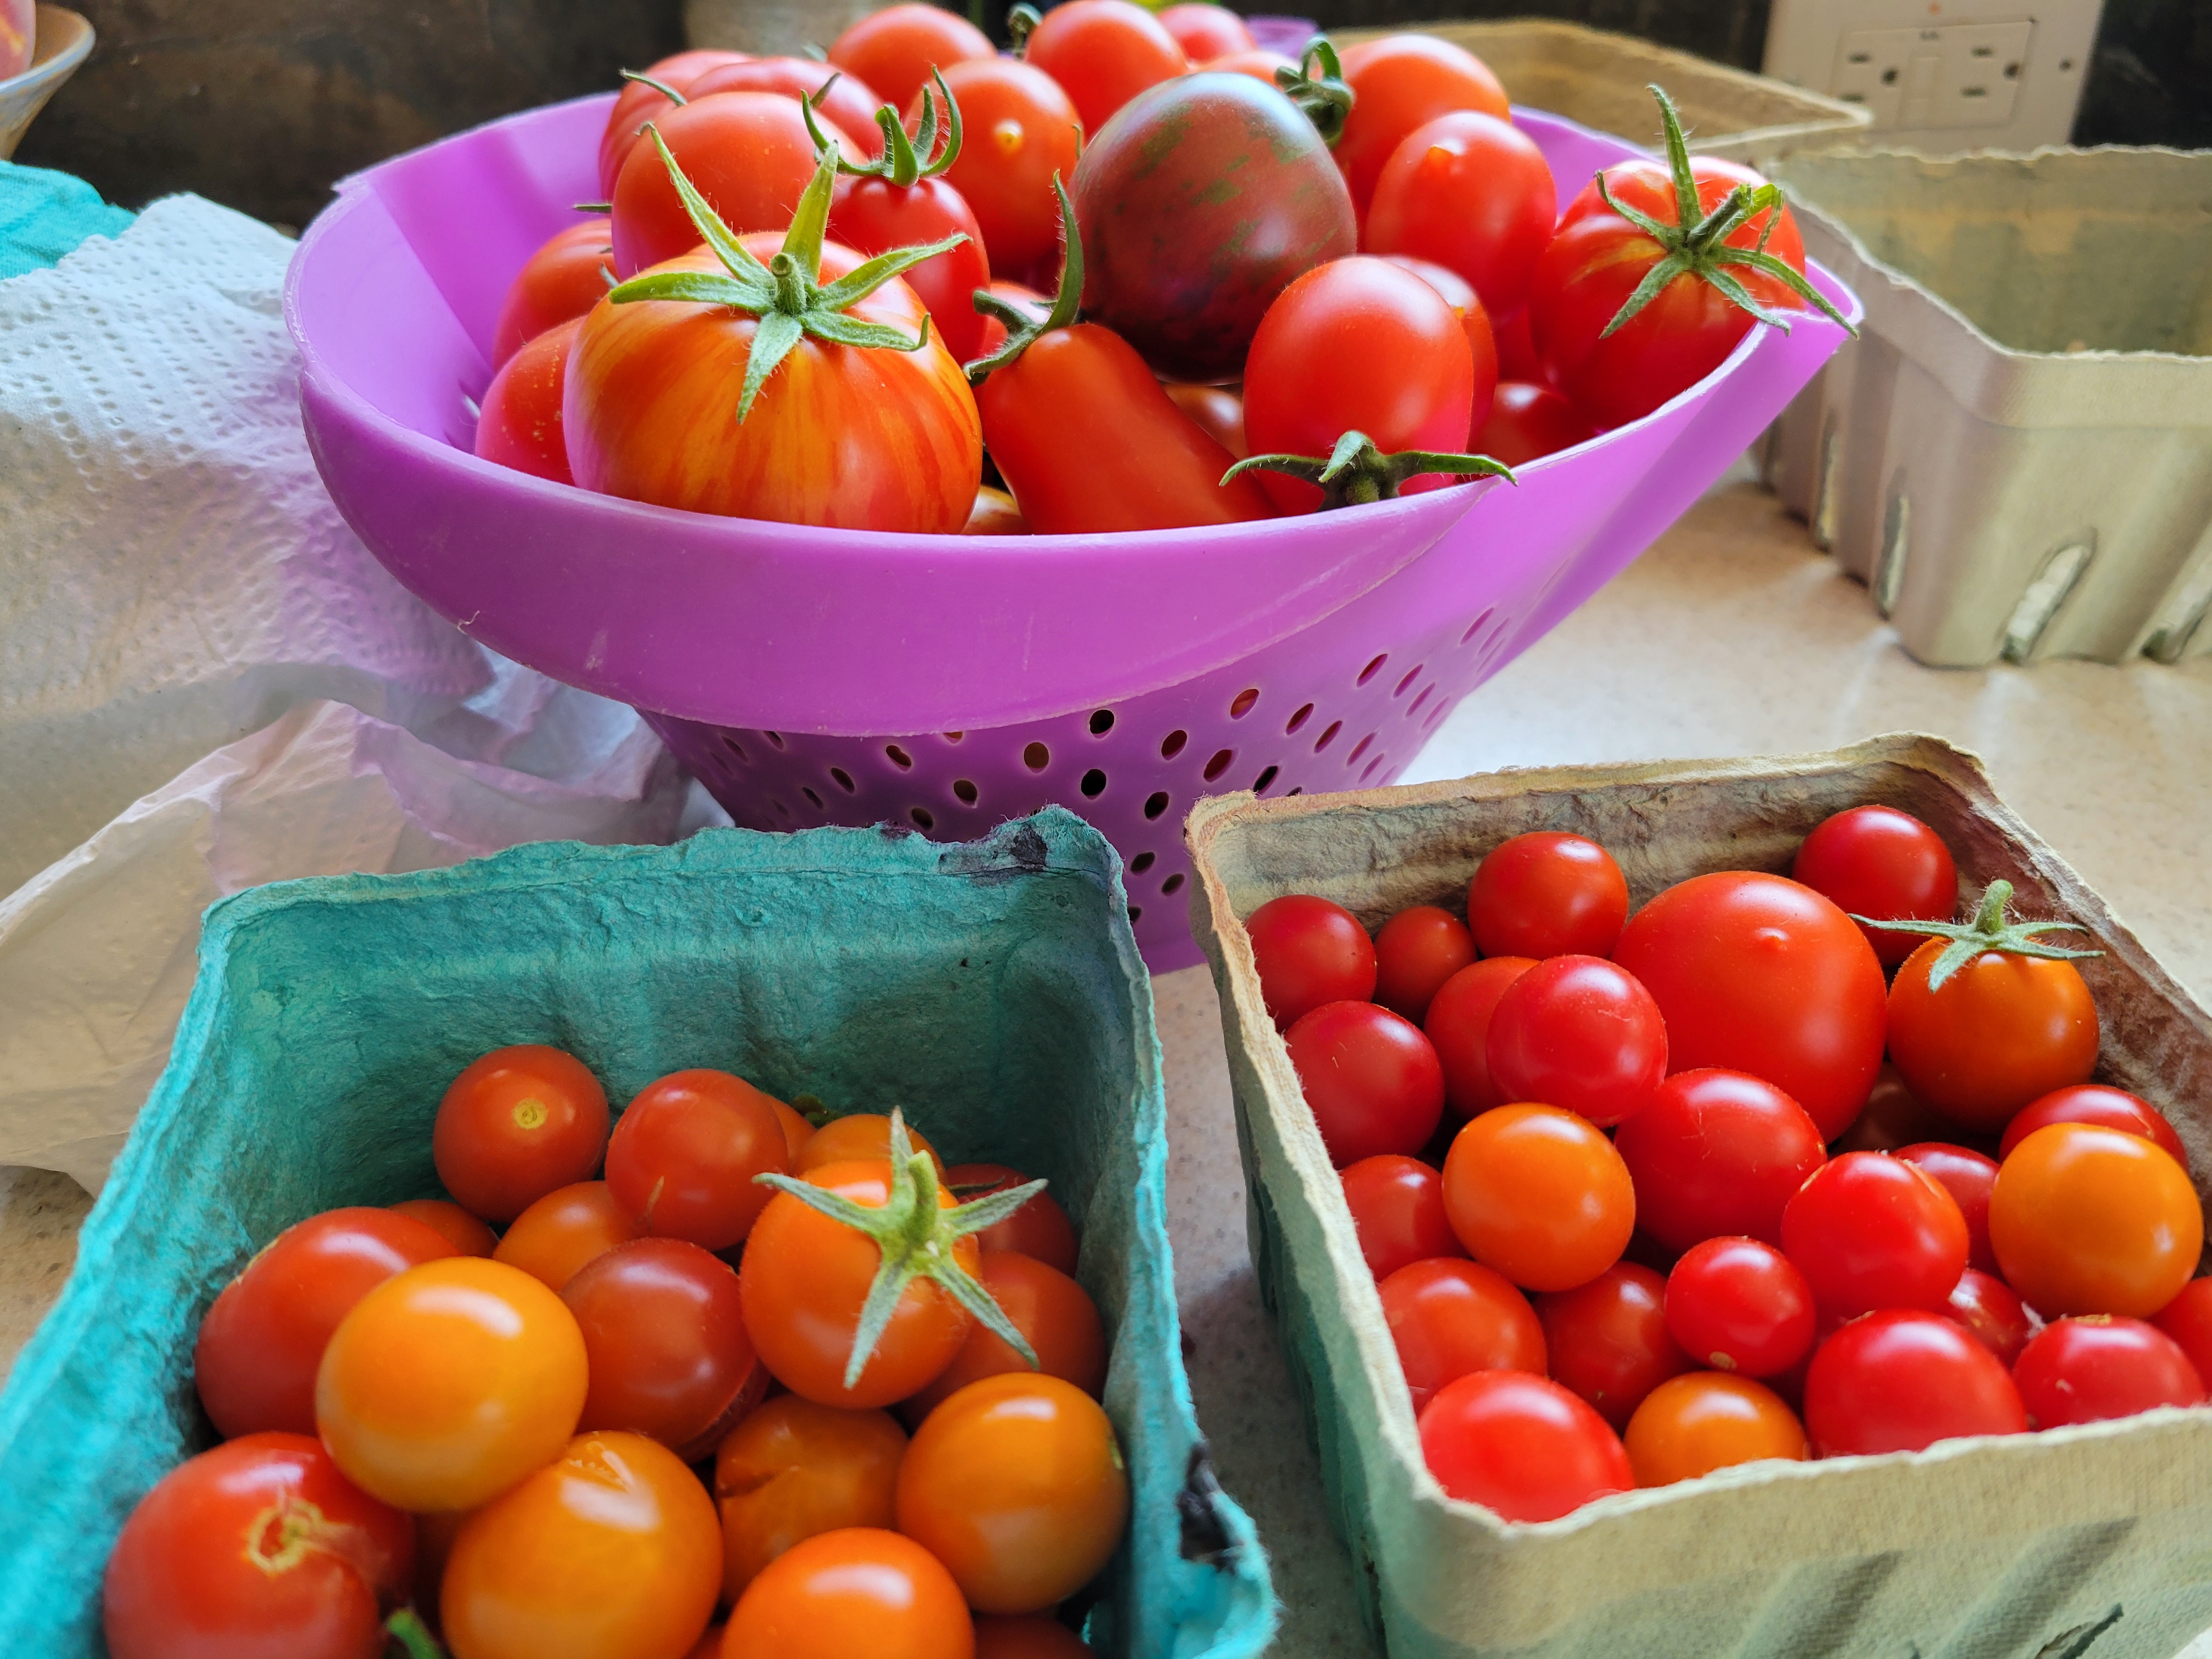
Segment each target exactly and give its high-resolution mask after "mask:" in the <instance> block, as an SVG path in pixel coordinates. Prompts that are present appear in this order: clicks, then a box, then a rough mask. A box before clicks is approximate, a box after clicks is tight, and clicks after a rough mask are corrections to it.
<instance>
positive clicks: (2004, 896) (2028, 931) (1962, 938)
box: [1851, 878, 2105, 991]
mask: <svg viewBox="0 0 2212 1659" xmlns="http://www.w3.org/2000/svg"><path fill="white" fill-rule="evenodd" d="M2011 902H2012V884H2011V883H2010V882H2008V881H2006V880H2004V879H2002V878H1999V879H1997V880H1996V881H1993V882H1991V883H1990V884H1989V886H1988V887H1987V888H1985V889H1984V890H1983V893H1982V898H1981V902H1980V903H1979V904H1978V905H1977V906H1975V908H1974V919H1973V920H1972V921H1912V920H1911V919H1909V918H1908V919H1907V920H1905V921H1883V920H1881V919H1879V918H1877V917H1874V916H1861V915H1853V916H1852V917H1851V920H1852V921H1856V922H1857V923H1858V924H1859V925H1860V926H1861V927H1883V928H1887V929H1888V930H1889V931H1890V932H1891V933H1925V934H1926V935H1927V936H1928V937H1929V938H1930V939H1949V940H1950V941H1951V943H1950V944H1949V945H1946V946H1945V947H1944V949H1943V952H1942V955H1941V956H1938V957H1936V960H1935V962H1934V963H1932V964H1930V966H1929V969H1928V988H1929V990H1931V991H1940V990H1942V988H1943V983H1944V981H1946V980H1948V979H1949V978H1950V977H1951V975H1954V974H1955V973H1957V972H1958V971H1959V969H1961V968H1963V967H1965V966H1966V963H1969V962H1971V961H1972V960H1973V959H1974V958H1975V957H1978V956H1980V955H1982V954H1983V953H1984V951H1996V952H1998V953H1999V954H2001V955H2003V956H2008V957H2040V958H2042V959H2043V960H2045V961H2047V962H2075V961H2079V960H2081V958H2083V957H2101V956H2102V955H2104V954H2105V953H2104V952H2103V951H2069V950H2068V949H2067V948H2066V947H2065V946H2063V945H2045V944H2044V943H2043V942H2042V941H2041V940H2040V939H2037V938H2036V935H2037V934H2038V933H2051V932H2053V931H2059V930H2069V929H2070V930H2071V931H2073V932H2075V933H2087V931H2088V930H2087V928H2086V927H2082V925H2081V923H2080V922H2078V921H2007V920H2006V918H2005V907H2006V906H2007V905H2008V904H2010V903H2011Z"/></svg>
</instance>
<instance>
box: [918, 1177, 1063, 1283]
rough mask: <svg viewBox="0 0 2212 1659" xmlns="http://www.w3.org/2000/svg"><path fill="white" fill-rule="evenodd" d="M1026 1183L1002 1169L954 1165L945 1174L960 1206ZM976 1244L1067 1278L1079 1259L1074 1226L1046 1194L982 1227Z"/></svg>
mask: <svg viewBox="0 0 2212 1659" xmlns="http://www.w3.org/2000/svg"><path fill="white" fill-rule="evenodd" d="M1029 1179H1030V1178H1029V1177H1028V1176H1025V1175H1024V1174H1023V1173H1022V1172H1021V1171H1020V1170H1012V1169H1008V1168H1007V1167H1006V1165H1005V1164H954V1165H953V1166H952V1167H951V1169H949V1170H946V1171H945V1186H946V1187H947V1188H949V1189H950V1190H951V1194H952V1195H953V1196H954V1197H955V1198H957V1199H960V1200H963V1201H964V1200H968V1199H971V1198H981V1197H982V1196H983V1195H984V1194H987V1193H996V1192H1003V1191H1005V1190H1006V1188H1009V1187H1023V1186H1027V1185H1028V1184H1029ZM975 1243H976V1244H977V1245H978V1246H979V1247H980V1248H981V1249H983V1250H984V1251H985V1252H986V1253H988V1252H989V1251H992V1250H1015V1251H1018V1252H1019V1253H1020V1254H1022V1255H1026V1256H1030V1257H1033V1258H1034V1259H1035V1260H1036V1261H1042V1262H1043V1263H1044V1265H1045V1266H1046V1267H1057V1268H1058V1269H1059V1270H1060V1272H1061V1273H1066V1274H1067V1275H1068V1277H1070V1278H1071V1279H1072V1278H1073V1277H1074V1276H1075V1265H1076V1258H1077V1255H1078V1254H1079V1252H1078V1248H1077V1242H1076V1237H1075V1224H1074V1223H1073V1221H1070V1220H1069V1219H1068V1218H1067V1212H1066V1210H1063V1209H1062V1208H1060V1200H1057V1199H1055V1198H1054V1196H1053V1195H1052V1194H1051V1193H1050V1192H1049V1191H1045V1192H1041V1193H1039V1194H1037V1195H1036V1197H1034V1198H1032V1199H1030V1200H1029V1202H1027V1203H1026V1204H1024V1205H1023V1206H1022V1207H1021V1208H1020V1209H1018V1210H1016V1211H1015V1212H1013V1213H1012V1215H1010V1216H1008V1217H1007V1218H1006V1219H1005V1220H1004V1221H999V1222H994V1223H993V1224H992V1225H990V1226H988V1227H986V1228H984V1229H983V1231H981V1232H979V1233H977V1234H976V1235H975Z"/></svg>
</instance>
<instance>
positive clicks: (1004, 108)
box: [907, 57, 1083, 289]
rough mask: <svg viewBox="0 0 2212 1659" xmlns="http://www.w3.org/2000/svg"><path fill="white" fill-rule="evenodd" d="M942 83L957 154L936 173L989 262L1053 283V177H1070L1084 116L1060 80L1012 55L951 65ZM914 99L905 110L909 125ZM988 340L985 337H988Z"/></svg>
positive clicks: (1056, 201)
mask: <svg viewBox="0 0 2212 1659" xmlns="http://www.w3.org/2000/svg"><path fill="white" fill-rule="evenodd" d="M945 85H946V86H947V87H948V88H951V93H952V95H953V96H954V97H955V98H957V99H958V100H960V112H961V118H962V121H963V127H964V131H963V139H962V143H961V147H960V154H959V155H957V156H955V157H954V158H953V161H952V165H951V167H948V168H946V169H945V173H944V175H943V177H944V178H945V181H946V182H947V183H948V184H950V185H951V186H952V187H953V188H954V189H955V190H957V191H959V192H960V194H961V197H962V198H963V200H964V201H966V202H967V204H968V206H969V210H971V211H972V212H973V213H974V214H975V222H976V223H977V224H979V225H981V227H982V228H983V244H984V246H986V247H987V248H988V249H989V250H990V252H991V264H992V268H993V269H994V270H996V271H997V272H998V273H999V275H1000V276H1001V277H1002V278H1003V277H1015V278H1018V279H1020V280H1021V281H1023V282H1025V283H1030V285H1031V286H1033V287H1042V288H1047V289H1049V288H1052V287H1054V283H1055V278H1056V277H1057V276H1058V275H1059V272H1060V198H1059V197H1057V196H1055V195H1054V193H1053V188H1052V181H1053V176H1054V174H1055V173H1057V174H1058V175H1059V177H1060V181H1061V182H1062V183H1063V184H1065V183H1066V181H1067V180H1068V179H1072V178H1073V177H1074V176H1075V167H1076V162H1077V161H1078V159H1079V156H1080V155H1081V151H1082V148H1083V121H1082V118H1080V117H1079V116H1078V115H1077V114H1076V112H1075V106H1074V105H1073V103H1071V102H1069V101H1068V97H1067V94H1066V92H1064V91H1062V90H1061V88H1060V83H1059V82H1057V81H1054V79H1053V78H1052V77H1051V76H1049V75H1047V74H1046V73H1044V71H1043V70H1039V69H1036V68H1035V67H1033V66H1032V65H1030V64H1023V63H1017V62H1016V61H1015V60H1014V59H1012V58H995V57H994V58H979V59H975V60H973V61H970V62H967V63H962V64H953V65H951V67H949V68H947V69H946V70H945ZM920 118H921V108H920V106H919V103H918V101H917V102H915V104H913V105H912V106H910V107H909V108H908V114H907V126H908V131H912V130H913V128H914V125H915V122H916V121H917V120H919V119H920Z"/></svg>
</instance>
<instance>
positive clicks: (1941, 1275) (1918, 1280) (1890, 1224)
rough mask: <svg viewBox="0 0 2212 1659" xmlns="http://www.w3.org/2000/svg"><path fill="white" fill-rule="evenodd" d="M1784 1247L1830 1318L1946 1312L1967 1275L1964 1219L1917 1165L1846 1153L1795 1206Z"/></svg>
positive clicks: (1815, 1178) (1812, 1180) (1786, 1218)
mask: <svg viewBox="0 0 2212 1659" xmlns="http://www.w3.org/2000/svg"><path fill="white" fill-rule="evenodd" d="M1782 1248H1783V1249H1784V1252H1785V1253H1787V1255H1789V1257H1790V1261H1793V1262H1795V1263H1796V1266H1797V1268H1798V1271H1799V1272H1801V1273H1803V1274H1804V1275H1805V1280H1806V1282H1807V1283H1808V1285H1811V1286H1812V1289H1813V1295H1814V1299H1815V1300H1816V1301H1817V1302H1819V1304H1820V1312H1821V1314H1822V1315H1823V1316H1825V1317H1826V1318H1828V1319H1831V1320H1834V1319H1850V1318H1852V1317H1854V1316H1857V1315H1859V1314H1863V1313H1869V1312H1871V1311H1873V1310H1875V1309H1877V1308H1917V1309H1925V1310H1932V1311H1935V1312H1938V1313H1940V1312H1942V1310H1943V1309H1944V1308H1946V1307H1947V1306H1948V1305H1949V1303H1950V1298H1951V1291H1952V1288H1953V1287H1954V1285H1957V1284H1958V1282H1959V1275H1960V1274H1961V1273H1964V1272H1966V1252H1967V1249H1968V1242H1967V1234H1966V1217H1965V1216H1964V1215H1962V1214H1961V1213H1960V1210H1959V1206H1958V1202H1957V1200H1954V1198H1953V1197H1952V1196H1951V1194H1949V1193H1948V1191H1947V1190H1945V1189H1944V1188H1943V1187H1942V1185H1940V1184H1939V1183H1938V1182H1936V1179H1935V1177H1934V1176H1930V1175H1929V1174H1928V1173H1927V1172H1926V1171H1925V1170H1922V1169H1921V1168H1919V1167H1918V1166H1917V1164H1907V1163H1905V1162H1904V1161H1903V1160H1902V1159H1899V1158H1890V1157H1888V1156H1887V1155H1886V1154H1884V1153H1881V1152H1845V1153H1844V1155H1843V1156H1842V1157H1841V1158H1837V1159H1835V1160H1834V1161H1833V1162H1832V1163H1829V1164H1823V1165H1822V1166H1821V1167H1820V1168H1819V1169H1818V1170H1814V1172H1813V1174H1812V1176H1810V1177H1809V1178H1808V1180H1807V1181H1806V1182H1805V1184H1804V1186H1803V1187H1802V1188H1799V1189H1798V1192H1797V1195H1796V1197H1795V1198H1792V1199H1791V1200H1790V1205H1789V1207H1788V1208H1787V1209H1785V1210H1784V1211H1783V1212H1782Z"/></svg>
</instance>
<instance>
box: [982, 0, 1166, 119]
mask: <svg viewBox="0 0 2212 1659" xmlns="http://www.w3.org/2000/svg"><path fill="white" fill-rule="evenodd" d="M1022 57H1023V59H1024V61H1025V62H1027V63H1029V64H1033V65H1034V66H1035V67H1036V68H1038V69H1041V70H1043V71H1044V72H1045V73H1046V74H1047V75H1049V76H1052V78H1053V79H1054V80H1055V81H1057V82H1060V85H1061V86H1063V87H1065V88H1066V89H1067V95H1068V97H1069V98H1070V99H1072V100H1073V101H1074V104H1075V109H1076V113H1077V114H1079V115H1080V116H1081V117H1082V118H1083V130H1084V131H1085V133H1087V134H1088V135H1089V136H1090V138H1091V142H1092V143H1097V142H1098V140H1099V139H1100V138H1102V137H1103V136H1104V129H1105V126H1106V124H1107V122H1108V121H1109V120H1111V119H1112V118H1113V117H1114V116H1115V113H1116V112H1118V111H1120V110H1121V107H1122V106H1124V105H1125V104H1127V103H1128V102H1129V101H1130V100H1132V99H1133V98H1135V97H1136V96H1137V94H1139V93H1141V92H1143V91H1144V90H1145V89H1146V88H1148V87H1156V86H1158V84H1159V83H1160V82H1163V81H1171V80H1174V79H1175V78H1176V76H1181V75H1182V74H1184V73H1185V72H1187V71H1188V70H1189V68H1190V59H1189V58H1186V57H1185V56H1184V55H1183V50H1182V47H1181V46H1177V45H1176V40H1175V36H1173V35H1172V34H1170V33H1168V31H1167V30H1166V29H1165V28H1164V27H1162V25H1161V23H1160V21H1159V19H1158V18H1157V17H1155V16H1153V15H1152V13H1151V12H1149V11H1146V9H1144V8H1143V7H1142V6H1136V5H1132V4H1131V3H1129V0H1066V3H1065V4H1063V5H1058V6H1054V8H1053V9H1051V10H1050V11H1048V12H1047V13H1046V14H1045V15H1044V21H1042V22H1041V23H1039V24H1038V25H1037V26H1036V28H1034V29H1032V30H1031V31H1030V38H1029V41H1028V44H1027V45H1026V46H1024V49H1023V52H1022Z"/></svg>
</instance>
